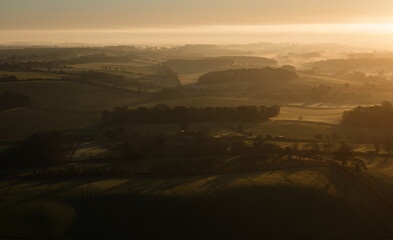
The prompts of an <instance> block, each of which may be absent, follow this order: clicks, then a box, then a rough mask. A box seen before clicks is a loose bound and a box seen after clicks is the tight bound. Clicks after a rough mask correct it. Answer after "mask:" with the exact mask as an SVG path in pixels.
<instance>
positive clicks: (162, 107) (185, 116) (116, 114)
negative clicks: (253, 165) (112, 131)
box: [102, 104, 280, 127]
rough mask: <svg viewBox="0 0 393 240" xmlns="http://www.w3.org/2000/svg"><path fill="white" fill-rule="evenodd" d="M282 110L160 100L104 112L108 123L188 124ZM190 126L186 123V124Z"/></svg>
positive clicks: (265, 116) (253, 117) (262, 118)
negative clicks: (169, 103) (171, 104)
mask: <svg viewBox="0 0 393 240" xmlns="http://www.w3.org/2000/svg"><path fill="white" fill-rule="evenodd" d="M279 113H280V106H278V105H273V106H270V107H266V106H238V107H205V108H196V107H185V106H176V107H173V108H172V107H169V106H167V105H166V104H159V105H156V106H154V107H151V108H148V107H139V108H136V109H128V108H127V107H122V108H115V109H114V110H113V111H112V112H109V111H107V110H105V111H104V112H103V114H102V118H103V121H104V122H105V123H113V124H146V123H176V124H184V125H187V124H188V123H191V122H231V121H245V122H250V121H266V120H268V119H269V118H273V117H276V116H277V115H278V114H279ZM185 127H186V126H185Z"/></svg>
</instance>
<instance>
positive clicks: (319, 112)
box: [273, 106, 351, 124]
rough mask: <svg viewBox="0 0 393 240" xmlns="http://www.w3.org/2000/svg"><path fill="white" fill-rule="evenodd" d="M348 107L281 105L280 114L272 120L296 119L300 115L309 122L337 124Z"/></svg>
mask: <svg viewBox="0 0 393 240" xmlns="http://www.w3.org/2000/svg"><path fill="white" fill-rule="evenodd" d="M349 109H351V108H350V107H348V108H342V107H337V108H323V107H322V108H318V107H315V108H307V107H293V106H283V107H281V110H280V114H279V115H278V116H277V117H275V118H273V119H274V120H298V119H299V117H300V116H301V117H302V119H303V121H311V122H324V123H331V124H339V123H340V121H341V119H342V115H343V113H344V111H345V110H349Z"/></svg>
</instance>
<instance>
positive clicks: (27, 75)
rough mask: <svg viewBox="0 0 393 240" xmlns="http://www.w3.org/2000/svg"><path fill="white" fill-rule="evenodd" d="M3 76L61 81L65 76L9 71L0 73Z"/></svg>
mask: <svg viewBox="0 0 393 240" xmlns="http://www.w3.org/2000/svg"><path fill="white" fill-rule="evenodd" d="M3 74H7V75H13V76H15V77H16V78H17V79H19V80H26V79H43V80H45V79H62V78H63V77H64V76H65V75H63V74H55V73H42V72H16V71H14V72H10V71H0V76H1V75H3Z"/></svg>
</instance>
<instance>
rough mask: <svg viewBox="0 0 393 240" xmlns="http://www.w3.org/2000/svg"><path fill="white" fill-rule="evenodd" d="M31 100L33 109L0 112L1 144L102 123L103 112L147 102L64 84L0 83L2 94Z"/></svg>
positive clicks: (137, 97) (130, 95)
mask: <svg viewBox="0 0 393 240" xmlns="http://www.w3.org/2000/svg"><path fill="white" fill-rule="evenodd" d="M5 91H11V92H19V93H23V94H26V95H28V96H30V98H31V99H32V101H33V106H31V107H25V108H18V109H11V110H7V111H3V112H0V132H1V133H2V134H1V135H0V141H1V140H4V141H8V140H21V139H24V138H25V137H27V136H29V135H30V134H32V133H34V132H37V131H41V130H71V129H80V128H85V127H88V126H90V125H91V124H94V123H96V122H98V121H99V119H100V117H101V112H102V111H103V110H105V109H108V110H111V109H113V108H114V107H118V106H126V105H128V106H132V105H134V104H136V103H138V102H139V101H144V100H145V99H146V96H145V95H140V94H138V93H134V92H129V91H124V90H117V89H110V88H103V87H96V86H91V85H86V84H78V83H72V82H64V81H59V82H55V81H34V82H12V83H0V94H1V92H5Z"/></svg>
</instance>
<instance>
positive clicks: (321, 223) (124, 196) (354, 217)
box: [0, 168, 392, 239]
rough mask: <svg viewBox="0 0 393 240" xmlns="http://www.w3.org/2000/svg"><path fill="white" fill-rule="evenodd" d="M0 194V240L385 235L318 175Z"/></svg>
mask: <svg viewBox="0 0 393 240" xmlns="http://www.w3.org/2000/svg"><path fill="white" fill-rule="evenodd" d="M0 193H1V196H2V198H1V199H0V211H1V213H2V214H0V225H1V226H2V227H1V228H0V237H2V238H6V237H10V238H24V237H31V238H39V239H41V238H45V239H53V238H59V237H61V239H108V238H115V239H129V238H142V239H157V238H164V239H167V238H170V239H174V238H176V239H178V238H180V239H184V238H187V239H206V238H216V239H221V238H230V239H233V238H247V239H254V238H258V239H260V238H267V239H359V238H361V239H363V237H364V236H367V237H373V236H391V234H392V229H390V228H389V227H388V226H390V224H391V223H390V222H389V221H387V219H386V217H385V216H384V215H383V213H381V212H380V211H379V210H378V209H376V208H375V207H374V205H373V204H371V203H370V202H369V201H368V200H367V198H365V197H364V196H363V195H361V194H360V193H359V192H357V191H356V190H354V189H353V188H351V185H350V183H349V182H346V181H345V180H344V179H342V177H341V176H340V175H337V174H335V173H334V172H333V173H329V171H328V169H325V168H317V169H309V170H307V169H298V170H291V171H272V172H261V173H245V174H230V175H211V176H194V177H183V178H165V179H164V178H154V179H149V178H144V179H111V180H93V179H91V180H64V181H28V182H15V181H14V182H0ZM60 216H61V217H60ZM283 229H285V231H283ZM389 234H390V235H389Z"/></svg>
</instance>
